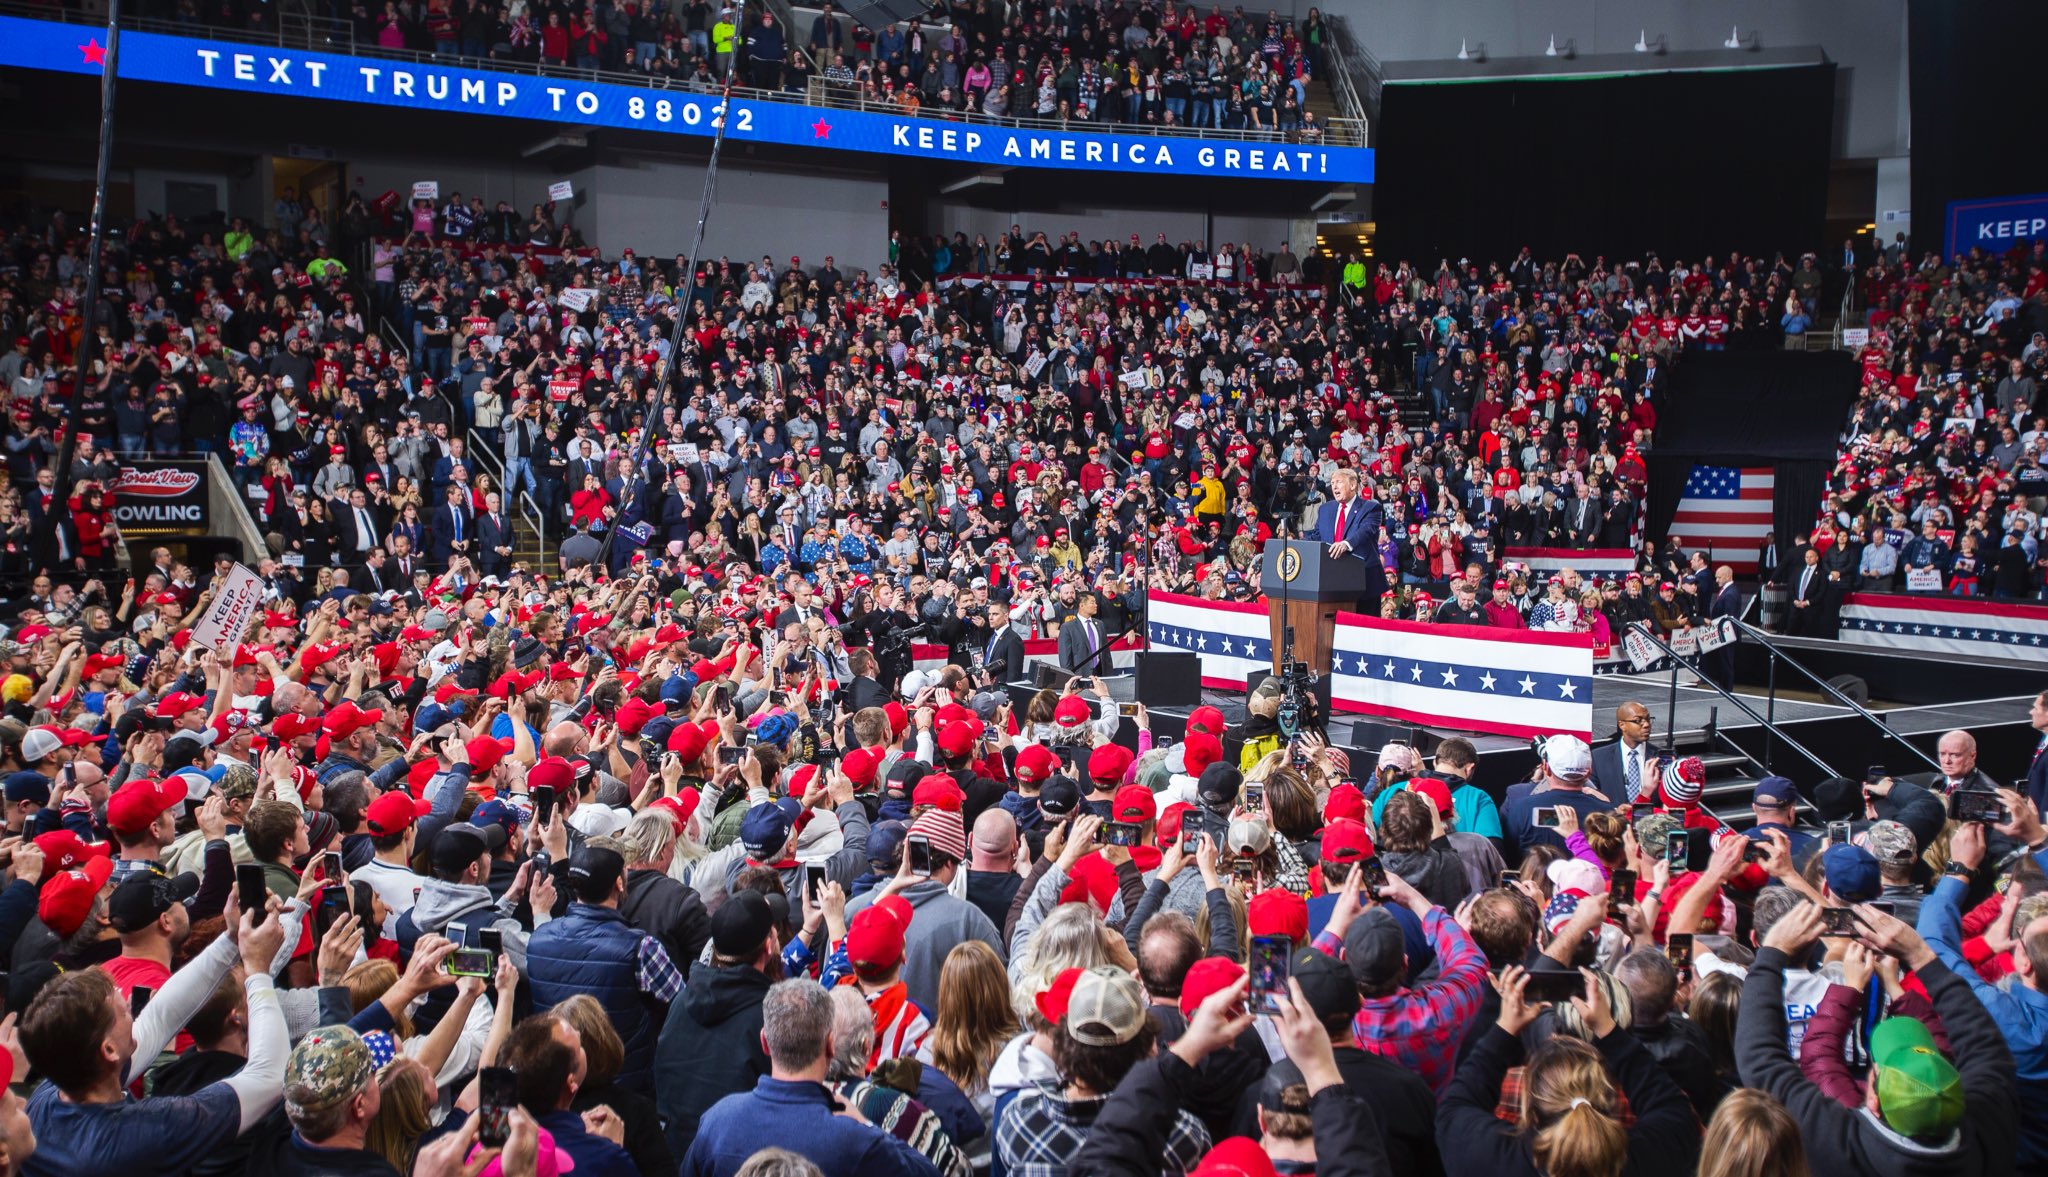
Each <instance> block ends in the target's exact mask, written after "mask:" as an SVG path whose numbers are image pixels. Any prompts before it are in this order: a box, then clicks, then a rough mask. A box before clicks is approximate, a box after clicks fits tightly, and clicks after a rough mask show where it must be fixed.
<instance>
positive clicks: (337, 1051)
mask: <svg viewBox="0 0 2048 1177" xmlns="http://www.w3.org/2000/svg"><path fill="white" fill-rule="evenodd" d="M375 1076H376V1063H375V1060H373V1059H372V1058H371V1057H370V1048H369V1047H368V1046H367V1045H365V1044H364V1043H363V1040H362V1037H361V1036H360V1035H358V1034H357V1033H356V1032H355V1031H354V1030H351V1029H349V1028H348V1027H347V1026H322V1027H320V1028H319V1029H317V1030H314V1031H313V1032H312V1033H310V1034H308V1035H306V1036H305V1037H304V1038H302V1039H300V1040H299V1044H298V1045H297V1046H295V1047H293V1048H292V1056H291V1058H290V1059H289V1060H287V1061H286V1063H285V1067H284V1109H285V1114H286V1115H298V1114H299V1113H302V1112H315V1111H320V1110H322V1109H325V1108H330V1107H333V1106H334V1105H335V1104H338V1103H340V1102H341V1101H342V1100H345V1099H348V1098H350V1097H352V1096H355V1095H358V1094H360V1093H361V1092H362V1091H363V1090H364V1089H365V1088H367V1087H368V1086H369V1085H370V1083H371V1082H372V1081H373V1080H374V1078H375Z"/></svg>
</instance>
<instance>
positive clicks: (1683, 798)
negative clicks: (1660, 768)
mask: <svg viewBox="0 0 2048 1177" xmlns="http://www.w3.org/2000/svg"><path fill="white" fill-rule="evenodd" d="M1706 786H1707V766H1706V764H1705V762H1703V761H1702V760H1701V759H1700V758H1699V757H1697V756H1687V757H1686V758H1684V759H1683V760H1674V761H1672V762H1671V763H1670V764H1667V765H1665V766H1664V799H1665V800H1666V801H1669V802H1671V803H1672V804H1673V805H1683V806H1691V805H1694V804H1696V803H1698V801H1699V799H1700V793H1701V791H1702V790H1704V789H1705V788H1706Z"/></svg>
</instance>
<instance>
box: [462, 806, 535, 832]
mask: <svg viewBox="0 0 2048 1177" xmlns="http://www.w3.org/2000/svg"><path fill="white" fill-rule="evenodd" d="M525 820H526V818H525V815H524V814H522V813H520V812H519V810H518V809H516V808H514V807H513V806H511V805H507V804H506V803H505V802H503V801H500V800H498V799H497V798H495V797H494V798H492V799H491V800H489V801H486V802H484V803H483V804H482V805H479V806H477V807H476V811H475V812H473V813H471V814H470V815H469V824H471V825H473V826H476V827H478V828H482V827H484V826H501V827H503V828H504V830H505V835H506V836H507V837H510V836H511V835H513V834H516V833H518V832H519V826H520V823H521V822H523V821H525Z"/></svg>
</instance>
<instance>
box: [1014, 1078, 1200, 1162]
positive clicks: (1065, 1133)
mask: <svg viewBox="0 0 2048 1177" xmlns="http://www.w3.org/2000/svg"><path fill="white" fill-rule="evenodd" d="M1060 1090H1061V1089H1060V1087H1059V1085H1058V1084H1057V1083H1046V1082H1040V1083H1037V1084H1034V1085H1032V1086H1030V1087H1026V1088H1025V1089H1024V1090H1023V1091H1021V1092H1019V1093H1018V1095H1017V1098H1016V1099H1015V1100H1013V1101H1011V1103H1010V1106H1009V1108H1008V1109H1007V1110H1006V1111H1004V1112H1003V1115H1002V1119H1001V1120H999V1121H998V1122H997V1124H996V1145H995V1147H996V1156H997V1157H998V1158H999V1159H1000V1160H1001V1161H1002V1163H1003V1167H1004V1169H1005V1170H1007V1171H1008V1173H1009V1177H1067V1164H1068V1162H1070V1161H1072V1160H1073V1159H1074V1156H1075V1154H1077V1153H1079V1152H1080V1151H1081V1145H1082V1144H1083V1143H1085V1142H1086V1141H1087V1139H1088V1131H1089V1129H1091V1128H1093V1127H1094V1126H1095V1117H1096V1116H1097V1115H1099V1114H1101V1112H1102V1105H1103V1104H1105V1103H1108V1102H1109V1097H1108V1096H1103V1097H1102V1098H1100V1099H1067V1098H1066V1097H1065V1096H1063V1095H1062V1094H1061V1093H1060ZM1208 1151H1209V1130H1208V1129H1207V1128H1205V1127H1203V1126H1202V1122H1201V1121H1200V1120H1197V1119H1195V1118H1194V1117H1193V1116H1191V1115H1189V1114H1188V1113H1186V1112H1185V1111H1181V1112H1176V1113H1174V1117H1173V1129H1172V1130H1171V1131H1169V1132H1168V1133H1167V1134H1166V1153H1165V1155H1164V1156H1162V1157H1161V1158H1160V1164H1159V1172H1160V1174H1161V1175H1162V1177H1181V1174H1183V1173H1187V1172H1190V1171H1192V1170H1193V1169H1194V1167H1195V1166H1196V1165H1198V1164H1200V1163H1201V1161H1202V1156H1203V1154H1204V1153H1207V1152H1208Z"/></svg>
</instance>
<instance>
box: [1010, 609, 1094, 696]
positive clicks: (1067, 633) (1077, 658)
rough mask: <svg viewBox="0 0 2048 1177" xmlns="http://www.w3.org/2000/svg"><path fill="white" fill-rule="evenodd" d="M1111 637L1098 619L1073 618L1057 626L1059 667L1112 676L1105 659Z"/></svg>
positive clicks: (1083, 672) (1080, 672) (1076, 672)
mask: <svg viewBox="0 0 2048 1177" xmlns="http://www.w3.org/2000/svg"><path fill="white" fill-rule="evenodd" d="M1091 629H1092V630H1093V631H1094V632H1093V634H1092V635H1091V634H1090V632H1089V631H1090V630H1091ZM1112 636H1113V635H1112V634H1111V633H1110V632H1109V630H1107V629H1105V628H1104V627H1103V625H1102V621H1101V619H1100V618H1080V617H1076V618H1074V619H1073V620H1071V621H1069V622H1067V623H1066V624H1065V625H1063V626H1061V627H1060V644H1059V658H1060V668H1061V669H1062V670H1069V671H1072V672H1073V673H1075V674H1089V675H1093V674H1111V673H1114V671H1113V670H1112V664H1111V662H1110V659H1109V643H1110V641H1111V639H1112ZM1004 681H1008V680H1004Z"/></svg>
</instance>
